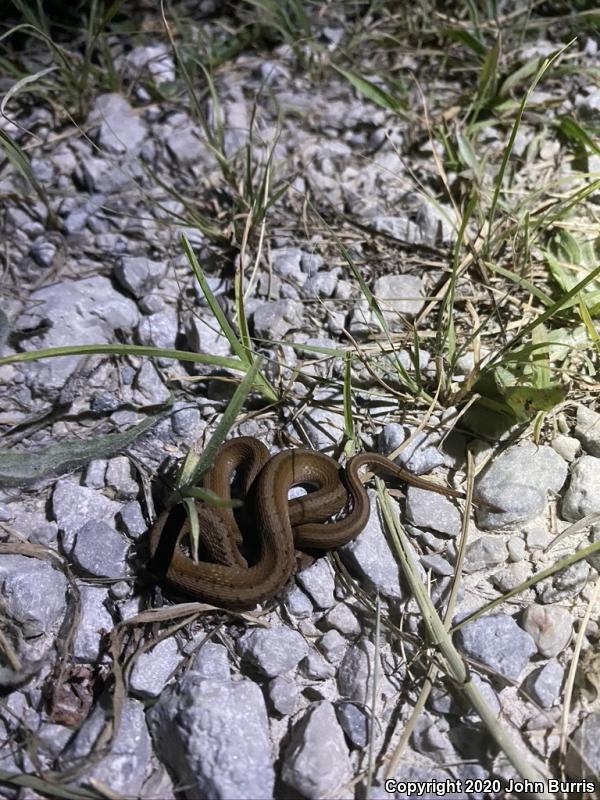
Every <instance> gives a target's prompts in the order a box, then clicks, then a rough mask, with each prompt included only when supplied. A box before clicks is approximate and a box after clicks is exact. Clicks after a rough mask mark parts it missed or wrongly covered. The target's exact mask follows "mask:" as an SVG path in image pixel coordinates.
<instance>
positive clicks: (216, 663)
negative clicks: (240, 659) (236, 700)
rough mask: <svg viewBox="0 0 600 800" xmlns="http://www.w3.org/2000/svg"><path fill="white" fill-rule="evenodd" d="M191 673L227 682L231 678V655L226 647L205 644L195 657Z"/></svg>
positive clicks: (216, 644)
mask: <svg viewBox="0 0 600 800" xmlns="http://www.w3.org/2000/svg"><path fill="white" fill-rule="evenodd" d="M190 672H196V673H197V674H198V675H200V676H201V677H203V678H209V679H210V680H213V681H227V680H229V678H230V677H231V666H230V664H229V653H228V652H227V648H226V647H225V645H222V644H218V643H217V642H205V643H204V644H203V645H202V647H200V649H199V650H198V652H197V653H196V655H195V656H194V660H193V661H192V664H191V666H190Z"/></svg>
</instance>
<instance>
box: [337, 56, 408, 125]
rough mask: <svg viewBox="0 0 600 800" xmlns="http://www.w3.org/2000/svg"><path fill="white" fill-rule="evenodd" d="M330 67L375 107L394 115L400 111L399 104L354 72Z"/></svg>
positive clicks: (389, 95)
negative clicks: (384, 109) (391, 112)
mask: <svg viewBox="0 0 600 800" xmlns="http://www.w3.org/2000/svg"><path fill="white" fill-rule="evenodd" d="M332 66H333V68H334V69H335V70H336V71H337V72H339V73H340V75H343V76H344V78H346V80H348V81H349V82H350V83H351V84H352V86H354V88H355V89H356V90H357V91H358V92H360V94H362V95H363V96H364V97H366V98H367V100H370V101H371V102H372V103H376V105H378V106H381V108H386V109H387V110H388V111H394V112H395V113H396V114H398V113H400V112H401V111H402V105H401V103H399V102H398V100H396V98H394V97H392V95H391V94H389V93H388V92H386V91H385V90H384V89H381V88H380V87H379V86H377V85H376V84H374V83H372V82H371V81H368V80H367V79H366V78H361V76H360V75H357V74H356V73H354V72H350V71H349V70H347V69H342V67H338V66H336V65H335V64H332Z"/></svg>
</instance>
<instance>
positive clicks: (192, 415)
mask: <svg viewBox="0 0 600 800" xmlns="http://www.w3.org/2000/svg"><path fill="white" fill-rule="evenodd" d="M171 427H172V428H173V433H174V434H175V435H176V436H182V437H184V438H187V437H190V438H196V437H197V436H198V435H199V434H200V433H201V430H202V428H203V423H202V417H201V416H200V412H199V411H198V409H197V408H180V409H179V410H178V411H175V412H174V413H173V415H172V416H171Z"/></svg>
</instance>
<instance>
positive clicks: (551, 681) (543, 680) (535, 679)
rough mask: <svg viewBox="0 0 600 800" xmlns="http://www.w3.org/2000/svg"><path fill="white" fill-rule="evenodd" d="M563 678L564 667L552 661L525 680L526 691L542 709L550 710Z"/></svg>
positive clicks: (556, 697)
mask: <svg viewBox="0 0 600 800" xmlns="http://www.w3.org/2000/svg"><path fill="white" fill-rule="evenodd" d="M564 676H565V669H564V667H563V666H562V665H561V664H559V663H558V661H556V660H555V659H552V660H551V661H549V662H548V663H547V664H545V665H544V666H543V667H541V669H537V670H535V672H533V673H532V674H531V675H530V676H529V677H528V678H527V681H526V684H525V688H526V691H527V692H528V693H529V694H530V695H531V698H532V699H533V700H535V702H536V703H537V704H538V705H540V706H541V707H542V708H550V707H551V706H552V705H553V704H554V703H555V702H556V700H557V699H558V696H559V694H560V690H561V687H562V684H563V679H564Z"/></svg>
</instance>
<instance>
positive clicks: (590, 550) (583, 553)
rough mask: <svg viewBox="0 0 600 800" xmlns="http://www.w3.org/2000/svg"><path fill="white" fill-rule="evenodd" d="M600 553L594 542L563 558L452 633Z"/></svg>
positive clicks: (469, 617)
mask: <svg viewBox="0 0 600 800" xmlns="http://www.w3.org/2000/svg"><path fill="white" fill-rule="evenodd" d="M599 551H600V542H594V544H591V545H589V546H588V547H584V548H582V549H581V550H578V551H577V552H576V553H571V555H568V556H565V557H564V558H561V559H560V561H557V562H556V563H555V564H553V565H552V566H551V567H548V568H547V569H544V570H542V571H541V572H538V573H537V574H536V575H533V576H532V577H531V578H528V579H527V580H526V581H523V583H520V584H519V585H518V586H515V588H514V589H511V590H510V592H506V594H503V595H502V597H497V598H496V599H495V600H492V601H490V602H489V603H486V605H484V606H482V607H481V608H480V609H478V610H477V611H474V612H473V613H472V614H469V615H468V616H467V617H465V618H464V619H462V620H461V621H460V622H458V623H457V624H456V625H455V626H454V627H453V628H452V633H454V632H455V631H457V630H458V629H459V628H462V626H463V625H466V624H467V623H468V622H472V621H473V620H475V619H479V617H482V616H483V615H484V614H487V613H488V612H489V611H493V609H494V608H497V607H498V606H499V605H502V603H505V602H506V601H507V600H510V599H511V598H512V597H516V596H517V595H519V594H521V593H522V592H524V591H525V590H526V589H531V587H532V586H535V585H536V584H537V583H539V582H540V581H543V580H544V579H545V578H550V577H552V575H554V574H555V573H556V572H560V570H562V569H566V568H567V567H570V566H571V564H576V563H577V562H578V561H582V560H583V559H584V558H589V556H591V555H594V553H598V552H599Z"/></svg>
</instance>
